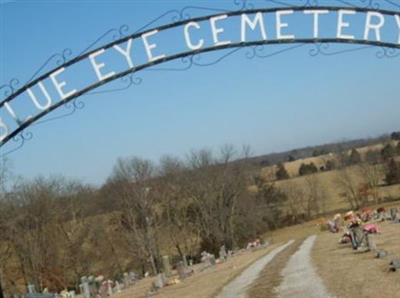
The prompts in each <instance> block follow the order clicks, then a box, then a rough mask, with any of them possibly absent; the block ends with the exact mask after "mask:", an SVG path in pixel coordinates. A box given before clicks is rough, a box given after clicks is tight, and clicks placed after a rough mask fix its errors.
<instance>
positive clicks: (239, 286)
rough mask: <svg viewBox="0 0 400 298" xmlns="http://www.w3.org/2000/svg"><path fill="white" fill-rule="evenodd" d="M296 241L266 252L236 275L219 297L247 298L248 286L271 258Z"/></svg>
mask: <svg viewBox="0 0 400 298" xmlns="http://www.w3.org/2000/svg"><path fill="white" fill-rule="evenodd" d="M293 242H294V241H293V240H290V241H288V242H287V243H286V244H284V245H281V246H279V247H277V248H275V249H274V250H272V251H271V252H270V253H268V254H266V255H265V256H263V257H262V258H260V259H259V260H257V261H256V262H254V263H253V264H252V265H251V266H250V267H248V268H247V269H246V270H244V271H243V272H242V273H241V274H240V275H239V276H238V277H236V278H235V279H234V280H233V281H232V282H230V283H229V284H228V285H226V286H225V287H224V288H223V289H222V291H221V293H220V294H219V295H218V296H217V298H245V297H247V294H246V292H247V290H248V287H249V286H250V285H251V284H252V283H253V282H254V281H255V280H256V279H257V277H258V276H259V274H260V272H261V271H262V270H263V269H264V267H265V266H266V265H267V264H268V263H269V262H271V260H272V259H273V258H274V257H275V256H276V255H277V254H278V253H280V252H281V251H283V250H284V249H285V248H287V247H288V246H289V245H291V244H292V243H293Z"/></svg>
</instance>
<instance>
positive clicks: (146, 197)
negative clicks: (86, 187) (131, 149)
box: [108, 157, 161, 274]
mask: <svg viewBox="0 0 400 298" xmlns="http://www.w3.org/2000/svg"><path fill="white" fill-rule="evenodd" d="M155 176H156V167H155V166H154V164H153V163H152V162H151V161H149V160H144V159H140V158H138V157H132V158H127V159H119V160H118V161H117V164H116V165H115V167H114V170H113V173H112V175H111V177H110V178H109V181H108V191H109V195H111V196H112V197H113V198H115V199H117V200H118V201H119V202H120V203H121V207H122V209H121V210H122V215H121V226H122V227H123V228H124V229H125V230H126V231H127V232H128V239H129V240H130V241H131V242H132V245H133V246H136V247H137V248H138V252H139V254H140V255H141V256H142V258H145V259H148V260H149V261H150V265H151V268H152V270H153V273H154V274H156V273H158V272H159V270H160V268H159V245H158V232H159V231H158V225H159V218H160V217H161V215H160V212H161V211H160V210H159V208H157V207H158V206H159V196H158V191H159V189H158V186H157V183H156V179H155Z"/></svg>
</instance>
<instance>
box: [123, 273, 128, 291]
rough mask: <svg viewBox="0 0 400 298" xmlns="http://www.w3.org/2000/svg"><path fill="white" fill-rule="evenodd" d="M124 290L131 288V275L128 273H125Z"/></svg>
mask: <svg viewBox="0 0 400 298" xmlns="http://www.w3.org/2000/svg"><path fill="white" fill-rule="evenodd" d="M123 281H124V288H125V289H127V288H128V287H129V275H128V273H127V272H125V273H124V279H123Z"/></svg>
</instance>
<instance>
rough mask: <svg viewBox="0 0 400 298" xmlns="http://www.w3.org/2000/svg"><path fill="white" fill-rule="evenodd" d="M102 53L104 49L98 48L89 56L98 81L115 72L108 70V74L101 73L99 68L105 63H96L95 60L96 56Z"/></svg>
mask: <svg viewBox="0 0 400 298" xmlns="http://www.w3.org/2000/svg"><path fill="white" fill-rule="evenodd" d="M103 53H104V49H101V50H98V51H97V52H94V53H93V54H91V55H90V56H89V59H90V62H91V63H92V66H93V68H94V71H95V72H96V75H97V78H98V79H99V81H103V80H105V79H108V78H109V77H112V76H113V75H114V74H115V72H113V71H112V72H109V73H108V74H105V75H103V74H102V73H101V72H100V69H102V68H103V67H104V66H105V63H97V61H96V59H95V58H96V57H97V56H99V55H101V54H103Z"/></svg>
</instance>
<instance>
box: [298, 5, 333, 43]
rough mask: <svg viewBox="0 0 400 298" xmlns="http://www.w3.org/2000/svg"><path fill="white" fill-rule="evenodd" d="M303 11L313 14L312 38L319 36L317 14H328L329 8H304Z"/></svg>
mask: <svg viewBox="0 0 400 298" xmlns="http://www.w3.org/2000/svg"><path fill="white" fill-rule="evenodd" d="M304 13H305V14H312V15H314V38H318V37H319V15H321V14H328V13H329V10H322V9H310V10H305V11H304Z"/></svg>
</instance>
